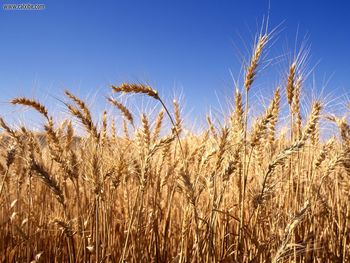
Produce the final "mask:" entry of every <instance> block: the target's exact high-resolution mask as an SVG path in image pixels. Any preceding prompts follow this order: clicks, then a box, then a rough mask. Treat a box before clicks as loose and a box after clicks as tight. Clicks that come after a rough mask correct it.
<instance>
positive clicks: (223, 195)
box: [0, 35, 350, 262]
mask: <svg viewBox="0 0 350 263" xmlns="http://www.w3.org/2000/svg"><path fill="white" fill-rule="evenodd" d="M269 37H270V35H261V36H260V37H258V38H257V42H256V45H255V48H254V50H253V52H252V56H251V60H250V62H249V63H248V64H247V65H245V66H246V74H245V78H244V85H243V86H242V87H240V88H238V89H237V90H236V91H235V92H232V93H234V94H235V95H234V96H233V98H232V104H233V108H232V111H231V114H230V115H229V116H226V119H225V120H224V121H223V122H222V123H224V124H222V125H221V127H219V125H217V124H216V122H214V121H213V120H212V119H211V118H210V117H208V118H207V122H208V127H207V130H205V131H203V132H202V133H200V134H192V133H189V132H187V130H186V127H184V123H183V120H182V116H181V104H179V103H178V102H177V101H174V102H173V105H166V103H164V101H165V100H163V98H162V97H161V94H159V93H158V92H157V91H156V90H155V89H153V88H152V87H150V86H148V85H141V84H128V83H123V84H121V85H119V86H117V85H116V86H112V88H111V91H110V97H109V98H108V99H107V100H106V104H108V105H112V106H113V107H115V109H116V110H118V111H120V114H121V116H123V118H122V119H119V118H115V117H116V116H109V115H108V114H109V113H107V112H102V113H101V115H100V116H101V117H100V121H97V120H96V119H94V118H93V116H94V115H93V114H92V113H91V112H90V109H89V108H88V106H87V104H86V103H85V102H84V101H83V100H81V99H80V98H78V97H77V96H75V95H74V94H72V93H71V92H69V91H65V107H66V109H67V112H69V114H70V115H71V118H68V119H67V120H66V121H64V122H63V123H59V122H58V120H56V119H55V117H56V116H54V115H52V113H50V111H48V110H47V108H46V107H45V105H42V104H41V103H40V102H38V101H36V100H33V99H29V98H24V97H21V98H15V99H13V100H12V101H11V103H12V104H14V107H29V108H31V109H32V110H33V111H36V112H38V113H39V114H40V116H41V117H42V123H43V124H44V125H43V127H42V133H40V134H38V133H37V132H34V131H33V130H32V129H30V128H29V127H19V128H18V127H17V128H14V126H13V125H12V124H10V123H7V122H6V120H4V119H0V125H1V128H2V133H1V136H2V146H1V147H2V149H1V156H2V157H1V163H0V164H1V165H0V209H1V210H0V260H1V261H2V262H349V261H350V226H349V219H350V211H349V207H350V205H349V204H350V203H349V201H350V196H349V191H350V180H349V179H350V126H349V124H348V123H347V121H346V118H343V116H334V115H330V114H327V112H325V111H324V109H323V108H324V107H323V106H324V102H322V101H313V102H312V103H311V104H310V105H308V107H309V110H308V112H309V114H307V115H305V114H302V113H301V112H300V94H301V91H302V85H303V81H304V79H303V77H304V76H303V75H302V70H301V69H300V68H299V63H298V60H297V59H296V60H295V61H292V63H291V64H290V68H289V69H288V70H287V71H286V76H285V78H284V79H285V81H281V85H280V87H279V88H276V89H275V92H274V93H273V94H271V95H270V104H269V105H268V106H267V107H266V109H265V111H264V112H262V113H261V117H258V118H253V117H252V116H250V114H249V109H250V105H249V101H251V100H248V97H250V96H249V95H250V94H251V91H252V90H253V89H254V81H255V78H256V77H258V76H259V74H258V73H259V66H260V62H261V60H262V59H263V57H262V56H261V55H262V54H263V53H264V49H265V48H266V43H268V41H269ZM241 91H243V92H241ZM121 93H127V94H129V95H130V96H146V97H147V98H148V99H149V100H150V103H154V105H158V106H159V109H160V112H159V114H158V116H156V117H155V118H153V117H152V118H151V116H150V114H141V116H136V115H135V114H133V113H132V111H130V110H129V109H128V108H127V107H125V106H124V105H123V104H122V103H121V102H120V101H119V100H118V96H116V95H118V94H121ZM282 101H286V103H287V104H286V105H288V106H289V112H282V111H281V102H282ZM282 114H283V115H287V116H283V117H284V118H288V120H289V119H290V121H288V123H290V124H289V127H288V130H287V131H285V132H284V131H280V129H278V124H279V123H280V121H281V118H282V117H281V115H282ZM112 119H113V121H111V120H112ZM114 119H116V121H114ZM320 121H326V122H329V123H332V124H334V127H335V128H334V131H333V134H334V137H333V138H332V139H330V140H328V141H327V140H324V139H323V138H324V137H323V136H322V133H321V131H320V126H319V123H320ZM77 126H79V127H80V129H81V128H83V129H84V134H85V135H80V134H79V136H78V135H77V134H76V133H75V131H76V130H77ZM117 130H120V131H122V133H120V132H117Z"/></svg>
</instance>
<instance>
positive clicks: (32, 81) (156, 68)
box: [0, 0, 350, 114]
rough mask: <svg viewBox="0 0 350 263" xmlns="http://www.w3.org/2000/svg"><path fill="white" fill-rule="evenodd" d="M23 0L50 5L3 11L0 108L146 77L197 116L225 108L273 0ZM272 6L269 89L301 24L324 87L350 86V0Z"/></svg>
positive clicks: (12, 0) (106, 90)
mask: <svg viewBox="0 0 350 263" xmlns="http://www.w3.org/2000/svg"><path fill="white" fill-rule="evenodd" d="M0 2H1V4H6V3H21V1H20V0H0ZM23 2H25V3H43V4H45V5H46V9H45V10H43V11H5V10H1V11H0V40H1V42H0V92H1V95H0V102H1V104H0V108H2V109H1V110H0V113H1V114H4V112H5V110H4V109H5V108H6V103H5V102H6V101H7V100H8V99H9V98H11V97H13V96H19V95H27V96H35V97H36V98H39V99H44V100H46V99H47V100H50V98H52V97H63V89H64V88H68V89H70V90H72V91H73V92H77V93H78V94H80V95H81V96H82V97H85V96H87V95H88V94H91V93H95V92H96V91H97V90H99V91H100V93H101V94H102V95H107V94H109V88H108V87H109V84H111V83H115V84H118V83H121V82H122V81H140V82H148V83H150V84H152V85H153V86H154V87H155V88H156V89H159V90H160V91H161V93H162V94H163V95H164V96H173V94H174V93H175V94H176V95H181V94H183V96H184V97H185V102H186V107H187V108H188V109H190V110H193V112H201V111H207V110H208V109H209V106H210V105H212V106H213V107H219V106H218V105H219V102H218V101H220V100H221V99H222V97H223V96H227V95H231V94H232V92H233V81H232V78H231V75H230V71H231V72H232V74H233V75H234V76H235V77H236V76H239V72H240V64H241V57H240V52H242V53H243V54H244V55H247V54H248V53H247V50H246V49H245V44H246V45H247V46H248V48H251V45H252V39H253V37H254V35H255V33H256V32H257V30H258V29H259V25H261V21H262V18H263V16H264V15H266V14H267V13H268V5H269V4H268V1H267V0H266V1H265V0H236V1H234V0H231V1H224V0H220V1H213V0H212V1H207V0H201V1H191V0H176V1H166V0H162V1H154V0H147V1H146V0H145V1H133V0H123V1H120V0H118V1H72V0H54V1H48V0H36V1H23ZM270 5H271V10H270V22H269V23H270V25H271V28H273V27H275V26H277V25H280V24H281V23H282V24H281V25H280V26H279V34H278V35H277V36H275V38H274V41H273V42H272V43H273V45H272V47H271V48H272V50H274V51H273V52H272V53H271V54H268V56H267V58H275V59H274V61H275V62H274V63H272V66H271V70H272V71H273V70H276V68H277V71H275V72H276V73H277V75H276V76H275V77H274V78H272V79H271V81H272V84H271V83H270V84H271V86H273V85H274V83H275V82H276V81H277V79H279V78H280V77H281V73H283V70H285V69H286V68H285V67H284V66H285V65H286V61H287V60H288V59H287V57H288V52H287V51H290V50H293V47H294V44H295V39H296V35H297V30H298V28H299V30H298V36H299V38H298V39H299V40H300V39H301V38H303V37H304V36H305V35H308V39H309V41H308V43H309V44H311V55H312V56H311V58H310V63H309V65H310V68H312V67H313V66H315V65H316V64H317V67H316V70H315V72H316V75H317V76H318V78H319V79H320V83H321V84H322V83H323V78H324V77H325V79H328V78H330V82H329V84H328V85H327V87H326V89H329V90H330V91H331V90H332V89H340V90H343V91H344V90H345V91H347V90H350V49H349V43H350V2H349V1H345V0H344V1H320V0H318V1H305V0H304V1H301V0H297V1H295V0H293V1H280V0H271V1H270ZM300 42H302V41H301V40H300V41H299V44H300ZM269 55H271V56H269ZM281 55H282V59H280V57H279V56H281ZM283 57H284V58H283ZM273 65H277V66H275V67H274V66H273ZM269 70H270V67H267V68H266V69H264V70H263V72H261V74H264V71H267V72H269ZM278 74H280V75H278ZM217 97H218V98H219V99H218V98H217ZM52 103H53V104H55V103H60V102H59V101H57V100H52Z"/></svg>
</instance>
